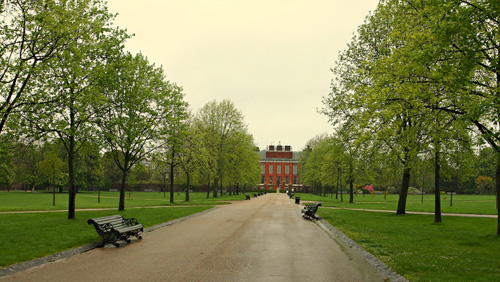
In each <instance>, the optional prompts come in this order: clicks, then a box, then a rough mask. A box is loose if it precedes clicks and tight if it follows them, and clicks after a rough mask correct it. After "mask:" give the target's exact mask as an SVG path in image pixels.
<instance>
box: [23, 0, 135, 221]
mask: <svg viewBox="0 0 500 282" xmlns="http://www.w3.org/2000/svg"><path fill="white" fill-rule="evenodd" d="M50 3H53V2H50ZM54 3H59V2H58V1H56V2H54ZM58 5H60V7H59V6H57V5H56V6H57V8H58V9H59V10H67V11H71V12H67V14H68V15H66V16H67V17H74V18H73V21H72V22H68V23H67V26H64V27H59V28H60V29H61V32H67V33H68V35H66V36H71V38H68V39H67V42H66V43H65V44H64V48H62V49H61V50H58V51H57V52H56V53H54V54H53V55H52V57H51V59H50V60H47V61H46V62H45V64H44V65H43V72H40V73H37V79H38V80H37V81H36V84H35V85H34V86H35V87H33V88H32V89H31V92H33V94H31V95H30V96H29V100H28V99H26V100H27V102H28V103H27V104H25V105H24V106H23V107H22V112H21V113H20V116H21V117H22V122H21V126H22V127H21V128H25V129H27V130H28V131H27V132H24V133H25V134H41V135H47V136H48V137H49V138H59V140H61V142H62V144H63V146H64V148H65V150H66V152H67V156H68V159H67V161H68V169H69V186H70V189H69V203H68V219H72V218H74V217H75V197H76V181H77V180H76V169H75V161H76V160H75V158H76V154H77V152H78V150H79V149H80V148H81V146H83V144H85V142H86V141H87V140H88V138H89V137H91V136H92V135H93V134H92V133H93V131H95V130H94V127H93V126H92V121H93V118H95V114H96V111H98V109H99V110H102V108H101V106H102V105H104V103H103V102H102V101H103V96H102V95H101V93H100V92H99V91H98V88H97V82H98V80H99V78H100V77H101V74H102V69H103V68H104V65H105V64H106V61H107V60H108V58H109V57H111V56H112V55H113V54H116V53H117V52H119V51H120V50H121V48H122V43H123V41H124V40H125V39H126V38H127V35H126V34H125V33H124V31H122V30H120V29H117V28H113V27H112V26H111V22H112V20H113V18H114V16H113V15H112V14H110V13H108V11H107V8H106V6H105V3H104V2H103V1H100V0H86V1H61V3H59V4H58ZM51 20H53V21H58V20H59V18H53V19H51ZM65 20H66V19H65Z"/></svg>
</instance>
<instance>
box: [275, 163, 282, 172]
mask: <svg viewBox="0 0 500 282" xmlns="http://www.w3.org/2000/svg"><path fill="white" fill-rule="evenodd" d="M276 172H277V173H278V174H281V165H280V164H279V165H276Z"/></svg>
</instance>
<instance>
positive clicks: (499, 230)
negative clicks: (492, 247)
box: [495, 154, 500, 236]
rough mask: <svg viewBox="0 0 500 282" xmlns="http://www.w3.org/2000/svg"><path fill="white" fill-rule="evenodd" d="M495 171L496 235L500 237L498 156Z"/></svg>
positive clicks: (499, 158) (499, 167)
mask: <svg viewBox="0 0 500 282" xmlns="http://www.w3.org/2000/svg"><path fill="white" fill-rule="evenodd" d="M497 158H498V159H497V170H496V173H495V178H496V180H495V181H496V186H497V187H496V188H497V199H496V200H497V235H499V236H500V209H499V205H498V203H499V200H500V154H499V155H498V156H497Z"/></svg>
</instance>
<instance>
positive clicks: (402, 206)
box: [396, 168, 411, 214]
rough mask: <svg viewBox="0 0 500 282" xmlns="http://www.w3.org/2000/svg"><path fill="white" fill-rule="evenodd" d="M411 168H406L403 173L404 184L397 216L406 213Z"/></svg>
mask: <svg viewBox="0 0 500 282" xmlns="http://www.w3.org/2000/svg"><path fill="white" fill-rule="evenodd" d="M410 171H411V169H410V168H405V169H404V172H403V183H402V184H401V193H400V194H399V201H398V210H397V211H396V214H405V213H406V198H407V197H408V188H409V186H410Z"/></svg>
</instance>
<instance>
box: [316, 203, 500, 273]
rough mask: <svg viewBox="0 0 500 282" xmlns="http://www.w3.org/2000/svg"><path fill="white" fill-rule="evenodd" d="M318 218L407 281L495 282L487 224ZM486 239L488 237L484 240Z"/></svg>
mask: <svg viewBox="0 0 500 282" xmlns="http://www.w3.org/2000/svg"><path fill="white" fill-rule="evenodd" d="M318 215H319V216H321V217H322V218H324V219H325V220H327V221H328V222H330V223H331V224H332V225H333V226H335V227H336V228H337V229H339V230H340V231H341V232H342V233H344V234H346V235H347V236H348V237H350V238H351V239H353V240H354V241H356V242H357V243H358V244H359V245H361V246H362V247H363V248H364V249H365V250H367V251H368V252H370V253H372V254H373V255H375V256H376V257H378V258H379V259H380V260H382V261H383V262H385V263H386V264H387V265H389V267H391V268H392V269H393V270H395V271H396V272H398V273H399V274H401V275H403V276H405V277H406V278H408V279H409V280H410V281H498V280H499V279H500V272H498V265H499V264H500V257H499V256H498V253H499V252H500V241H499V240H500V238H498V237H497V236H495V235H493V234H494V230H492V226H494V224H495V219H493V218H465V217H453V216H450V217H445V218H444V220H443V223H439V224H436V223H433V216H432V215H408V214H407V215H404V216H396V215H394V214H387V213H374V212H363V211H349V210H333V209H328V208H324V207H321V208H320V209H319V210H318ZM485 234H491V235H485Z"/></svg>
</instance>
